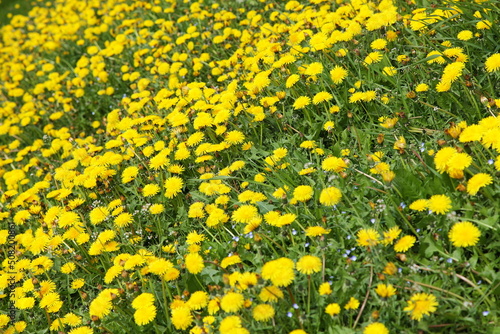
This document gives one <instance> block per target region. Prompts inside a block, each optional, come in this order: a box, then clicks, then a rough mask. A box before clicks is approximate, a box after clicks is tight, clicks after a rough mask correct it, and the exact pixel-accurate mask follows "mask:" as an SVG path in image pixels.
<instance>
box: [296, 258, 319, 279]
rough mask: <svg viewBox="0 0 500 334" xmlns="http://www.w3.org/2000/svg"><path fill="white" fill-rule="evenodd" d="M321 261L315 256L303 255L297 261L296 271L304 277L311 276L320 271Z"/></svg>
mask: <svg viewBox="0 0 500 334" xmlns="http://www.w3.org/2000/svg"><path fill="white" fill-rule="evenodd" d="M321 268H322V263H321V259H320V258H319V257H317V256H312V255H304V256H303V257H301V258H300V259H299V261H297V270H298V271H299V273H301V274H304V275H311V274H313V273H317V272H319V271H320V270H321Z"/></svg>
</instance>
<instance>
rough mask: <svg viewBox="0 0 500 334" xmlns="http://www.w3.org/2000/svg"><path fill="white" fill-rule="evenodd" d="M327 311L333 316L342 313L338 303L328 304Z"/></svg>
mask: <svg viewBox="0 0 500 334" xmlns="http://www.w3.org/2000/svg"><path fill="white" fill-rule="evenodd" d="M325 313H326V314H329V315H331V316H334V315H337V314H339V313H340V305H339V304H337V303H331V304H328V305H326V307H325Z"/></svg>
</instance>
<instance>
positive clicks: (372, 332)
mask: <svg viewBox="0 0 500 334" xmlns="http://www.w3.org/2000/svg"><path fill="white" fill-rule="evenodd" d="M363 334H389V330H388V329H387V327H385V325H384V324H383V323H380V322H374V323H372V324H369V325H368V326H366V327H365V329H364V330H363Z"/></svg>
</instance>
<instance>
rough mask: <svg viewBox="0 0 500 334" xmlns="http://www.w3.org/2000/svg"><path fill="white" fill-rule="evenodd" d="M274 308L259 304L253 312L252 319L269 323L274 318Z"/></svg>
mask: <svg viewBox="0 0 500 334" xmlns="http://www.w3.org/2000/svg"><path fill="white" fill-rule="evenodd" d="M274 313H275V311H274V308H273V307H272V306H271V305H269V304H259V305H257V306H255V307H254V308H253V310H252V317H253V318H254V319H255V320H257V321H268V320H271V319H272V318H273V317H274Z"/></svg>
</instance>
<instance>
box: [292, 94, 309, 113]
mask: <svg viewBox="0 0 500 334" xmlns="http://www.w3.org/2000/svg"><path fill="white" fill-rule="evenodd" d="M309 104H311V98H309V97H308V96H300V97H298V98H297V99H296V100H295V102H294V103H293V108H294V109H295V110H297V109H302V108H304V107H306V106H308V105H309Z"/></svg>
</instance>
